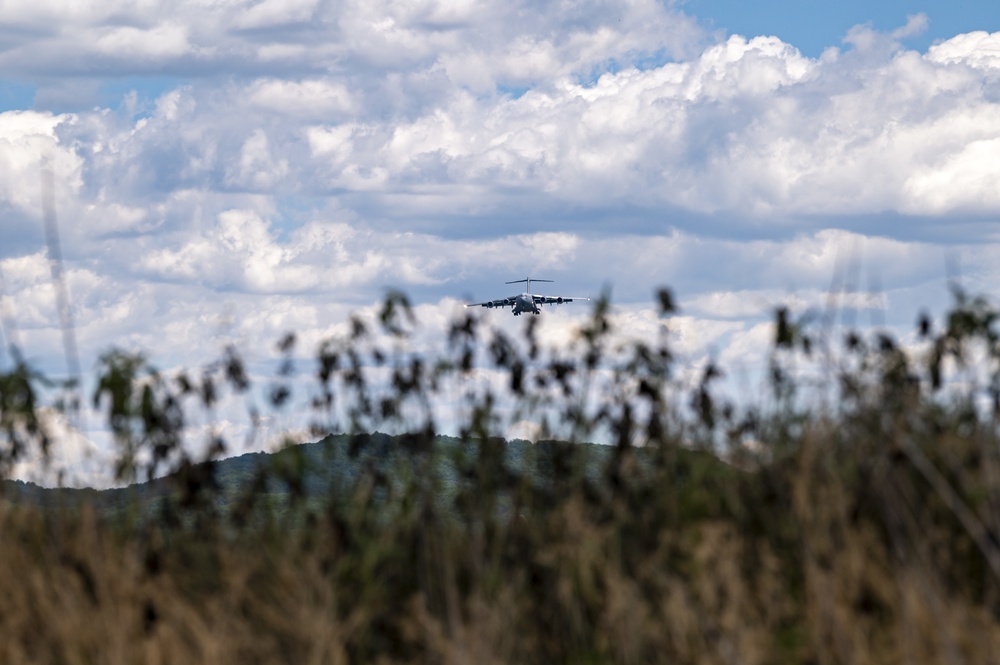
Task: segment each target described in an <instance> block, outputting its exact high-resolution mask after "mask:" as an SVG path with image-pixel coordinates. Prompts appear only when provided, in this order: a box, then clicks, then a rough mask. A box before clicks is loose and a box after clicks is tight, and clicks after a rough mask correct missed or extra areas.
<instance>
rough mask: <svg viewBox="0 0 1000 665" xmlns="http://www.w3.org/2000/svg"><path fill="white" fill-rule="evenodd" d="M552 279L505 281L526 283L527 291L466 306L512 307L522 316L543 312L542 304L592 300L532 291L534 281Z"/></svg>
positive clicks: (549, 280) (515, 312) (515, 314)
mask: <svg viewBox="0 0 1000 665" xmlns="http://www.w3.org/2000/svg"><path fill="white" fill-rule="evenodd" d="M551 281H552V280H551V279H531V278H530V277H526V278H525V279H515V280H514V281H513V282H504V283H505V284H521V283H524V284H525V287H524V288H525V292H524V293H520V294H518V295H515V296H510V297H509V298H498V299H496V300H487V301H486V302H477V303H471V304H468V305H466V307H488V308H490V309H492V308H494V307H512V308H513V313H514V316H520V315H521V314H525V313H530V314H541V312H542V310H541V309H540V306H541V305H561V304H563V303H564V302H573V301H574V300H590V298H576V297H573V298H569V297H567V296H543V295H539V294H537V293H532V292H531V283H532V282H551Z"/></svg>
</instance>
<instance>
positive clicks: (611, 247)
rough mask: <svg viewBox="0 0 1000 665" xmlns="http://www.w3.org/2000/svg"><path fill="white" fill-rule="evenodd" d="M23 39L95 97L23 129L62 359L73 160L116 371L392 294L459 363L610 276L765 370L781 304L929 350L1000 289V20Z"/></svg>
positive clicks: (38, 265)
mask: <svg viewBox="0 0 1000 665" xmlns="http://www.w3.org/2000/svg"><path fill="white" fill-rule="evenodd" d="M526 16H530V18H529V19H526V18H525V17H526ZM0 21H2V22H4V23H5V24H6V25H9V26H13V27H14V28H15V30H14V31H13V32H11V34H10V35H9V37H8V42H7V43H6V44H5V48H6V50H4V51H3V52H2V53H0V75H2V76H6V77H9V78H12V79H17V80H29V81H32V82H33V83H35V84H37V85H39V86H40V88H39V93H38V99H39V101H37V102H36V104H37V105H38V106H39V108H44V106H45V104H46V103H48V102H46V100H49V102H52V103H56V102H57V101H58V103H59V104H60V105H62V104H67V100H70V101H72V100H74V99H75V98H77V97H78V98H79V101H78V102H77V103H76V105H75V106H74V105H72V104H70V105H67V106H60V108H73V113H61V114H55V113H49V112H45V111H44V110H36V111H28V110H15V111H8V112H6V113H0V268H2V270H3V276H4V280H5V292H6V295H5V296H4V299H3V307H4V311H5V312H6V313H7V314H8V315H9V316H10V317H11V318H12V319H13V320H15V322H16V324H17V325H18V327H19V328H20V329H21V331H22V332H24V333H25V334H22V335H21V337H22V338H23V339H22V343H23V344H24V346H25V347H26V351H27V352H28V354H29V356H30V357H32V358H39V359H42V360H41V362H44V363H47V364H46V368H47V369H49V370H51V371H58V372H61V371H63V370H62V366H63V365H64V363H63V362H62V361H61V341H60V331H59V330H58V327H57V325H56V321H57V317H56V314H55V304H54V298H53V293H54V291H53V289H52V286H51V278H50V267H49V265H48V260H47V254H46V249H45V242H44V234H43V232H42V227H41V223H40V218H41V199H40V186H39V174H40V169H41V163H42V160H43V159H50V160H51V163H52V165H53V171H54V173H55V175H56V190H55V204H56V209H57V212H58V217H59V221H60V231H61V237H62V244H63V254H64V257H65V268H66V274H67V280H68V284H69V287H70V292H71V296H72V299H73V305H74V314H75V318H76V321H77V325H78V327H77V333H78V335H79V339H80V348H81V354H82V356H83V357H84V362H83V364H84V367H85V368H88V367H92V366H93V362H92V361H93V358H95V357H96V355H97V354H98V353H99V352H100V351H102V350H104V349H106V348H108V347H109V346H110V345H112V344H117V345H121V346H125V347H127V348H133V349H146V350H150V351H151V352H153V353H155V354H157V355H158V356H160V355H162V356H163V357H164V358H165V362H166V363H167V364H168V365H169V366H182V365H188V366H197V365H198V363H201V362H203V361H204V357H203V355H202V353H203V352H204V351H205V350H206V349H208V350H209V351H211V350H215V349H219V348H222V346H224V345H225V344H226V343H229V342H237V343H239V344H240V345H245V346H246V347H247V348H249V349H255V350H261V349H269V348H270V347H271V346H272V345H273V343H274V341H275V340H276V339H277V338H278V337H279V336H280V335H281V334H282V333H284V332H286V331H287V330H289V329H295V330H298V331H300V332H301V335H302V339H303V340H308V343H307V342H306V341H303V342H302V344H303V348H306V347H307V346H314V345H315V344H316V343H318V340H319V339H320V338H321V337H322V336H323V335H326V334H330V333H331V332H332V331H335V330H340V329H341V328H342V327H343V326H344V325H345V323H344V322H345V320H346V317H347V316H348V314H349V313H350V312H351V311H352V310H354V309H356V308H362V309H363V310H364V311H365V312H366V314H367V315H369V316H373V311H374V309H375V305H373V303H376V302H377V301H378V300H379V298H380V297H381V296H382V294H383V293H384V289H386V288H387V287H402V288H404V289H405V290H407V291H410V292H411V294H412V296H413V299H414V301H415V302H416V304H417V308H418V310H419V312H420V316H421V320H422V321H427V323H426V324H422V327H421V332H420V333H419V336H420V337H419V343H420V344H421V345H422V347H421V348H424V349H431V348H434V347H433V344H434V342H435V340H436V341H438V342H440V337H441V335H442V333H441V331H442V330H444V329H445V325H446V319H447V317H448V316H450V315H451V314H452V313H453V312H456V311H459V305H460V302H461V299H464V298H466V297H468V298H473V299H477V300H479V299H488V298H494V297H499V296H503V295H510V292H512V290H516V289H517V288H519V287H510V286H507V285H504V284H503V282H505V281H508V280H511V279H518V278H522V277H524V276H531V277H539V278H544V279H556V280H557V282H556V283H555V284H552V285H548V284H546V285H544V286H545V287H551V291H552V292H554V293H557V294H563V295H572V296H587V295H591V296H597V295H599V294H600V293H601V290H602V288H604V286H605V285H608V286H609V287H610V288H611V289H612V295H613V301H614V303H615V305H616V307H615V309H614V310H613V322H614V325H615V327H616V331H617V332H616V334H620V335H621V336H622V337H627V336H629V335H632V336H635V337H644V338H652V337H657V336H660V335H668V334H669V335H670V336H671V337H670V339H671V343H672V344H673V345H674V348H675V349H676V350H677V351H678V353H681V354H682V355H683V356H684V357H685V358H686V359H687V360H689V361H690V362H691V363H694V364H695V365H697V363H701V362H704V361H705V359H706V358H708V357H718V358H720V360H721V361H722V362H724V363H725V362H733V363H744V364H745V365H746V366H752V365H754V364H755V363H756V364H759V363H760V361H761V359H762V358H763V356H762V355H761V351H760V349H761V348H762V344H763V343H764V342H766V341H767V340H768V339H769V335H770V328H769V327H768V326H769V325H770V324H769V321H770V317H771V315H772V312H773V307H775V306H776V305H778V304H787V305H789V306H791V307H792V309H793V311H794V312H795V313H796V315H798V314H801V313H803V312H807V311H810V310H813V311H816V312H820V313H822V312H824V311H825V308H827V307H828V306H831V305H829V303H830V302H831V301H835V302H836V304H835V305H833V306H834V307H837V308H841V309H842V310H843V311H844V312H845V315H844V316H841V317H840V319H839V320H840V321H841V322H843V323H850V322H851V317H854V318H853V320H854V321H855V322H864V321H865V320H875V321H877V320H878V319H879V317H881V318H882V320H883V321H884V322H886V324H887V325H889V326H894V327H895V328H896V329H902V328H904V327H905V326H908V325H909V324H910V323H911V322H912V320H913V312H914V311H915V309H916V308H917V307H918V306H919V305H920V304H924V303H925V302H926V300H925V299H929V300H930V306H940V305H942V304H943V303H944V302H945V301H946V299H947V293H946V289H945V288H944V286H943V284H944V282H945V279H946V277H947V276H948V274H949V273H948V268H946V265H948V264H949V262H952V263H955V264H957V265H959V266H960V268H961V274H962V275H964V276H965V279H966V280H967V283H969V284H972V285H976V286H980V287H982V288H985V289H987V290H989V289H992V290H994V291H995V285H996V283H997V279H998V278H1000V269H998V268H997V267H996V261H995V256H996V249H997V242H998V240H1000V233H998V232H997V230H996V229H997V226H996V220H997V219H1000V198H998V194H997V188H996V186H995V183H996V181H997V179H998V176H1000V173H998V172H997V168H998V167H997V164H998V163H1000V159H998V158H1000V143H998V139H997V137H998V136H1000V78H998V77H997V76H996V71H997V67H998V65H997V63H998V62H1000V59H998V57H997V54H998V53H1000V46H998V44H1000V37H998V35H1000V33H997V34H988V33H970V34H967V35H959V36H956V37H954V38H953V39H949V40H947V41H944V42H941V43H938V44H936V45H935V46H933V47H931V48H930V49H929V50H928V52H927V53H926V54H922V53H918V52H915V51H908V50H905V49H903V48H902V47H901V46H900V44H899V41H898V40H900V39H904V38H905V37H907V36H909V35H913V34H915V33H916V32H918V31H919V30H921V29H922V28H923V26H924V25H925V22H926V19H925V18H922V17H920V16H917V17H913V18H911V19H910V20H909V21H908V22H907V24H906V25H905V26H904V27H903V28H900V29H899V30H897V31H895V32H894V33H892V34H883V33H879V32H877V31H874V30H873V29H871V28H870V27H864V26H862V27H859V28H857V29H855V30H853V31H851V33H849V35H848V36H847V37H848V39H847V44H848V45H849V46H848V47H845V48H844V49H843V50H838V49H833V50H830V51H827V52H826V53H825V54H824V55H823V56H822V57H820V58H818V59H812V58H807V57H805V56H803V55H802V54H801V53H800V52H799V51H798V50H797V49H796V48H795V47H794V45H793V44H789V43H785V42H782V41H780V40H778V39H777V38H774V37H754V36H747V37H743V36H739V35H734V36H731V37H728V38H725V39H724V40H721V41H718V42H714V41H711V40H710V38H709V37H708V36H707V35H706V34H705V33H704V32H703V31H702V30H700V29H699V28H698V27H697V25H696V24H695V23H694V22H693V21H692V20H691V19H690V18H688V17H685V16H683V15H681V14H679V13H677V12H676V11H674V10H672V9H670V5H664V4H663V3H659V2H654V1H652V0H639V1H638V2H621V3H619V2H610V3H607V2H584V3H575V4H572V5H566V4H559V3H543V4H541V5H539V4H537V3H525V2H513V3H507V4H497V3H483V2H478V1H473V0H470V1H468V2H435V1H432V0H426V1H423V0H421V1H419V2H395V1H390V0H383V1H379V2H368V3H363V2H347V3H327V2H317V1H315V0H301V1H295V2H280V3H279V2H271V1H270V0H263V1H257V0H252V1H251V0H227V1H213V2H206V1H197V0H182V1H181V2H173V3H166V2H163V1H162V0H141V1H140V0H136V1H134V2H128V3H111V2H102V1H97V2H89V3H77V4H73V5H66V4H65V3H57V2H52V1H51V0H40V1H36V2H30V3H29V2H24V1H22V0H13V1H11V2H7V3H3V4H0ZM31 35H33V37H30V36H31ZM149 74H155V75H156V76H157V77H163V78H157V79H155V81H154V79H151V78H146V75H149ZM123 81H125V83H124V84H123V83H122V82H123ZM123 85H124V87H125V88H128V87H130V86H134V87H135V88H136V89H135V90H134V91H127V90H123V92H122V95H123V98H122V102H121V104H118V105H115V104H110V107H109V104H108V102H107V99H106V98H104V99H103V101H100V102H99V103H98V102H97V101H95V100H99V99H101V95H107V94H110V93H109V92H107V91H108V90H110V89H115V90H118V89H121V88H122V86H123ZM665 284H669V285H673V286H674V287H675V292H676V294H677V296H678V301H679V304H680V306H681V311H680V313H679V315H678V316H674V317H671V318H669V319H664V318H661V317H660V316H659V313H658V312H657V311H656V309H655V307H654V306H653V301H652V298H653V293H654V291H655V289H656V288H657V287H658V286H660V285H665ZM538 286H539V287H541V286H542V285H541V284H539V285H538ZM540 290H541V289H540ZM544 291H546V292H548V291H550V288H545V289H544ZM588 311H589V310H588V307H587V305H586V304H581V303H576V304H574V305H569V306H562V307H561V308H557V307H553V308H547V309H546V310H545V313H544V314H543V315H542V319H541V321H542V322H543V323H542V326H541V328H540V333H539V334H540V335H542V336H543V338H544V339H545V340H546V341H550V342H553V343H556V342H559V343H567V342H569V341H570V340H572V338H573V329H574V326H575V325H576V324H577V323H578V322H579V321H580V320H581V319H582V318H584V317H586V316H587V313H588ZM847 312H850V314H849V315H848V314H847ZM489 315H490V318H491V320H494V322H495V324H496V325H497V326H498V327H500V328H501V329H503V330H506V331H508V332H517V331H518V330H519V329H520V328H521V326H522V325H523V320H522V317H519V318H517V319H515V318H514V317H511V316H510V315H509V313H507V312H490V313H489ZM256 352H257V351H253V352H252V353H256ZM261 354H262V355H263V352H261ZM484 380H490V381H496V380H498V379H497V377H487V378H484Z"/></svg>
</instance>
